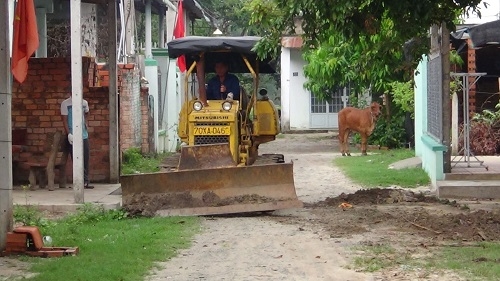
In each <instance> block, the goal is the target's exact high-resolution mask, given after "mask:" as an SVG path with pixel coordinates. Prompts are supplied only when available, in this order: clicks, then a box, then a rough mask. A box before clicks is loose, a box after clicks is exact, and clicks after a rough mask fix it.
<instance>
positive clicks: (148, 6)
mask: <svg viewBox="0 0 500 281" xmlns="http://www.w3.org/2000/svg"><path fill="white" fill-rule="evenodd" d="M145 9H146V11H145V17H146V42H145V43H146V58H152V57H153V54H152V52H151V0H146V8H145Z"/></svg>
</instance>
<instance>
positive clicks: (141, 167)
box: [121, 148, 170, 175]
mask: <svg viewBox="0 0 500 281" xmlns="http://www.w3.org/2000/svg"><path fill="white" fill-rule="evenodd" d="M169 155H170V153H162V154H158V155H151V156H150V155H142V154H141V151H140V149H139V148H130V149H128V150H126V151H125V152H124V153H123V161H122V167H121V173H122V174H123V175H130V174H141V173H154V172H158V171H160V163H161V161H163V160H164V159H165V157H167V156H169Z"/></svg>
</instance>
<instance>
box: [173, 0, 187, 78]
mask: <svg viewBox="0 0 500 281" xmlns="http://www.w3.org/2000/svg"><path fill="white" fill-rule="evenodd" d="M184 33H185V27H184V11H183V9H182V0H181V1H179V5H178V6H177V22H176V23H175V27H174V38H181V37H184ZM177 65H178V66H179V69H180V70H181V72H184V71H186V57H185V56H184V55H182V56H180V57H179V58H177Z"/></svg>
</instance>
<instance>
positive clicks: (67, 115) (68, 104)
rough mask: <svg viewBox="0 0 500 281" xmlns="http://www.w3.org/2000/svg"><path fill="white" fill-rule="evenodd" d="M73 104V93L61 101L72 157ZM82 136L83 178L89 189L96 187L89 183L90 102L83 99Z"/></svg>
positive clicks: (68, 145) (67, 147)
mask: <svg viewBox="0 0 500 281" xmlns="http://www.w3.org/2000/svg"><path fill="white" fill-rule="evenodd" d="M72 108H73V105H72V100H71V94H70V96H69V98H67V99H65V100H64V101H63V102H62V103H61V116H62V119H63V124H64V131H65V132H66V134H67V135H68V142H67V143H66V149H68V150H69V153H70V155H71V158H73V110H72ZM82 111H83V116H82V129H83V132H82V136H83V180H84V187H85V188H87V189H92V188H94V187H93V186H91V185H90V184H89V183H90V181H89V158H90V148H89V132H88V130H87V128H88V125H87V118H86V116H88V114H89V111H90V110H89V104H88V102H87V101H86V100H83V101H82Z"/></svg>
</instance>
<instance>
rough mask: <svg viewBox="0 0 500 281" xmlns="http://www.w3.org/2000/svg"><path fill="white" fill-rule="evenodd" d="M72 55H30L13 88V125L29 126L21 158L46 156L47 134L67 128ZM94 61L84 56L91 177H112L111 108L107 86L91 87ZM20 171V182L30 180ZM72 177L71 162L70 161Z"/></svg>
mask: <svg viewBox="0 0 500 281" xmlns="http://www.w3.org/2000/svg"><path fill="white" fill-rule="evenodd" d="M70 69H71V65H70V59H69V58H31V59H30V61H29V72H28V77H27V79H26V81H25V82H24V83H23V84H21V85H20V84H18V83H17V82H14V84H13V88H12V127H13V128H27V132H28V134H27V143H26V148H27V149H26V151H24V152H22V153H21V154H20V155H19V157H18V158H19V161H20V162H23V161H29V160H33V159H38V158H43V151H44V145H45V140H46V138H47V134H49V133H54V132H55V131H56V130H61V131H64V127H63V123H62V118H61V115H60V104H61V102H62V101H63V100H64V99H66V98H67V97H69V95H70V93H71V71H70ZM94 71H95V69H94V61H93V59H92V58H88V57H85V58H83V76H84V77H83V78H84V83H83V84H84V87H83V98H84V99H86V100H87V101H88V103H89V108H90V115H89V118H88V121H89V122H88V123H89V142H90V167H91V168H90V180H91V181H93V182H104V181H108V180H109V121H108V118H109V110H108V104H109V102H108V101H109V100H108V88H94V87H89V83H90V85H91V84H92V83H93V82H92V81H93V80H94ZM19 169H20V170H18V171H17V173H16V175H17V176H18V177H19V178H18V179H16V180H17V181H19V182H26V181H27V174H28V172H27V171H26V170H22V168H19ZM67 171H68V174H69V179H71V175H72V162H71V161H68V169H67Z"/></svg>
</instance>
